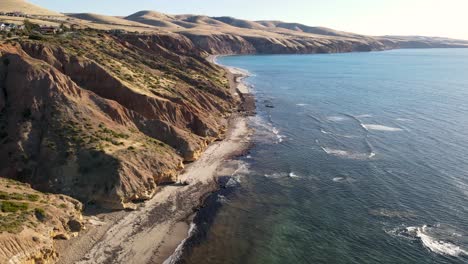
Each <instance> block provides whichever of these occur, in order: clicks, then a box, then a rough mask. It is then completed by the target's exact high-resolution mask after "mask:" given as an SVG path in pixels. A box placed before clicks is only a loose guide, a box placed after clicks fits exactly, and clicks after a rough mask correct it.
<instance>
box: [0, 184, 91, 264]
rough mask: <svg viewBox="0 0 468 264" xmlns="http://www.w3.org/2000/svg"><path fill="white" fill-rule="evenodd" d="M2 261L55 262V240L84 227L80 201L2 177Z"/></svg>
mask: <svg viewBox="0 0 468 264" xmlns="http://www.w3.org/2000/svg"><path fill="white" fill-rule="evenodd" d="M0 208H1V210H0V263H55V261H56V260H57V258H58V253H57V252H56V250H55V248H54V241H55V240H56V239H69V238H70V237H72V236H76V235H77V234H78V232H80V231H82V230H83V229H84V228H85V227H84V224H83V219H82V216H81V209H82V205H81V203H80V202H78V201H76V200H74V199H72V198H70V197H67V196H64V195H50V194H49V195H46V194H43V193H40V192H37V191H35V190H33V189H31V188H30V186H28V185H26V184H22V183H19V182H15V181H12V180H6V179H2V178H0Z"/></svg>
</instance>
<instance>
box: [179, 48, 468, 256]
mask: <svg viewBox="0 0 468 264" xmlns="http://www.w3.org/2000/svg"><path fill="white" fill-rule="evenodd" d="M220 63H222V64H225V65H229V66H234V67H239V68H243V69H247V70H249V71H250V72H251V73H252V74H253V76H252V77H250V78H249V79H248V80H247V82H249V83H250V84H252V85H253V86H254V91H255V93H256V97H257V100H258V115H257V116H255V117H253V118H252V120H251V125H252V126H253V127H254V128H255V129H256V132H255V136H254V143H255V144H254V147H253V148H252V150H251V153H250V154H249V155H248V156H246V157H245V158H243V161H244V162H245V164H244V166H245V168H248V170H245V169H243V170H242V171H241V172H239V175H237V179H238V182H240V183H239V184H238V185H237V186H236V187H235V190H234V191H233V192H228V193H226V194H223V195H222V197H218V199H217V200H216V202H217V203H218V205H222V206H220V207H219V208H218V210H217V213H216V214H215V217H214V218H213V219H210V220H207V221H205V222H203V221H201V222H200V223H199V226H198V228H199V229H200V230H201V229H204V230H205V232H203V236H202V237H200V239H199V240H198V241H197V242H196V243H193V244H192V249H191V253H190V255H189V256H187V257H185V258H184V261H183V262H186V263H265V264H266V263H268V264H272V263H468V159H467V157H468V50H462V49H450V50H449V49H446V50H444V49H434V50H395V51H386V52H372V53H351V54H331V55H296V56H234V57H224V58H221V59H220ZM267 104H268V105H269V104H272V105H273V106H274V108H269V107H266V106H265V105H267Z"/></svg>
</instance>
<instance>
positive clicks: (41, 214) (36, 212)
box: [34, 208, 47, 221]
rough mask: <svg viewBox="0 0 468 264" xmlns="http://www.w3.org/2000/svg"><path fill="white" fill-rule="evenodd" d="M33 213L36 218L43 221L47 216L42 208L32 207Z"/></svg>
mask: <svg viewBox="0 0 468 264" xmlns="http://www.w3.org/2000/svg"><path fill="white" fill-rule="evenodd" d="M34 215H35V216H36V218H37V220H39V221H44V220H45V219H46V217H47V214H46V212H45V211H44V209H42V208H36V209H34Z"/></svg>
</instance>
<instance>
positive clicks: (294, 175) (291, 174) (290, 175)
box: [289, 172, 300, 178]
mask: <svg viewBox="0 0 468 264" xmlns="http://www.w3.org/2000/svg"><path fill="white" fill-rule="evenodd" d="M289 177H290V178H300V177H299V176H298V175H297V174H296V173H294V172H290V173H289Z"/></svg>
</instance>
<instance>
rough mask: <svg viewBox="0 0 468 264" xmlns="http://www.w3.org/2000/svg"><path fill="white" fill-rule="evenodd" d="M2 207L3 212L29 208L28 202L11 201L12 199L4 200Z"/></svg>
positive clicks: (14, 211)
mask: <svg viewBox="0 0 468 264" xmlns="http://www.w3.org/2000/svg"><path fill="white" fill-rule="evenodd" d="M1 207H2V212H4V213H16V212H18V211H26V210H28V204H26V203H17V202H10V201H4V202H2V204H1Z"/></svg>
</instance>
